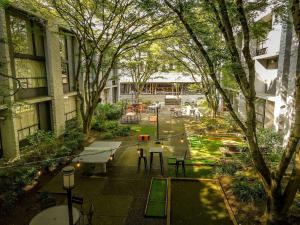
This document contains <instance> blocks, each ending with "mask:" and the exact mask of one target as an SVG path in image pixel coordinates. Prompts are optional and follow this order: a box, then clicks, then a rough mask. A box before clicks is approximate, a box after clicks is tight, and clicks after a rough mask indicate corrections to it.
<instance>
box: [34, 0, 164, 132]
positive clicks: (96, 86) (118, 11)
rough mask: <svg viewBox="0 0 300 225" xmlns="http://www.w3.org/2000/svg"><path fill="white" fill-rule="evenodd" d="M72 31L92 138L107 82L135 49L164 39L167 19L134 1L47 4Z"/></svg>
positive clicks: (82, 105)
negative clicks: (76, 47)
mask: <svg viewBox="0 0 300 225" xmlns="http://www.w3.org/2000/svg"><path fill="white" fill-rule="evenodd" d="M36 1H38V2H39V3H41V4H42V5H43V6H44V7H47V8H49V9H53V8H54V10H55V12H56V13H57V15H58V17H59V18H61V19H62V20H63V21H64V23H65V24H66V25H67V26H68V27H69V29H71V31H72V32H73V34H74V35H75V37H76V41H77V43H78V46H79V52H78V55H77V57H76V58H77V60H78V62H77V70H76V76H75V80H76V85H75V86H76V89H77V91H78V93H79V99H80V112H81V117H82V120H83V131H84V132H85V133H86V134H89V131H90V128H91V120H92V117H93V114H94V111H95V108H96V106H97V104H98V103H99V101H100V95H101V92H102V91H103V89H104V87H105V85H106V82H107V80H108V78H109V76H110V74H111V73H112V72H113V69H114V68H115V67H116V63H117V61H118V60H119V59H120V57H121V56H122V55H123V54H124V53H126V52H128V51H130V50H132V49H134V48H135V47H137V46H139V45H141V44H144V43H147V42H148V41H152V40H153V39H157V38H163V36H162V35H158V34H159V31H160V29H161V28H162V27H163V26H164V23H165V22H166V18H167V15H165V16H163V17H161V18H157V19H154V18H152V14H153V13H152V12H147V11H145V10H143V8H141V5H140V4H139V1H135V0H48V1H41V0H36Z"/></svg>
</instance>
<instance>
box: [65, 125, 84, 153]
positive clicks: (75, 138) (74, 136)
mask: <svg viewBox="0 0 300 225" xmlns="http://www.w3.org/2000/svg"><path fill="white" fill-rule="evenodd" d="M83 141H84V134H83V132H82V129H81V128H80V124H79V122H78V121H77V120H71V121H69V122H68V123H67V124H66V131H65V135H64V146H65V147H66V148H67V149H70V150H71V151H74V150H75V149H77V148H80V147H82V143H83Z"/></svg>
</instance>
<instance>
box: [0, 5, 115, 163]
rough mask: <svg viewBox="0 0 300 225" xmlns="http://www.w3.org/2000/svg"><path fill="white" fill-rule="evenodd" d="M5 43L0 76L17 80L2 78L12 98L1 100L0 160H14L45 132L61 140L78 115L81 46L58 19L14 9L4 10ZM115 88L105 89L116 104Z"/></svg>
mask: <svg viewBox="0 0 300 225" xmlns="http://www.w3.org/2000/svg"><path fill="white" fill-rule="evenodd" d="M0 40H1V41H0V49H1V51H0V63H1V67H0V72H1V73H2V74H4V75H7V76H11V77H12V78H7V77H4V76H0V84H1V85H0V88H1V89H2V90H4V89H6V90H7V91H6V92H7V93H8V94H7V95H9V96H6V97H3V98H1V99H0V156H1V157H5V158H6V159H12V158H15V157H18V156H19V155H20V152H21V151H22V147H23V146H24V145H26V137H27V136H28V135H31V134H34V133H35V132H37V131H38V130H40V129H42V130H46V131H52V132H53V133H54V134H55V135H56V136H60V135H62V134H63V133H64V130H65V125H66V123H67V122H68V121H70V120H72V119H74V118H76V117H77V116H78V104H77V92H76V89H75V85H74V84H75V68H76V61H77V60H75V58H76V55H77V51H78V47H77V44H76V41H75V37H74V36H73V35H72V33H71V32H69V31H68V30H67V29H65V28H63V27H61V26H59V25H58V24H57V23H56V22H55V21H54V20H53V21H52V20H49V19H48V20H45V19H44V18H43V17H42V16H40V15H37V14H33V13H31V12H28V11H25V10H23V9H20V8H15V7H8V8H5V9H4V8H0ZM112 85H113V82H112V81H109V82H108V87H107V88H106V89H105V90H104V93H103V95H106V96H107V97H106V99H107V101H106V102H113V101H116V99H117V98H116V97H115V98H113V97H111V95H112V93H113V92H117V91H115V88H116V86H115V85H113V87H111V86H112ZM16 90H17V91H16ZM14 92H15V93H14ZM105 92H106V94H105Z"/></svg>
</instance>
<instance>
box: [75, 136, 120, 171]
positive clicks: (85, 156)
mask: <svg viewBox="0 0 300 225" xmlns="http://www.w3.org/2000/svg"><path fill="white" fill-rule="evenodd" d="M121 144H122V142H120V141H94V142H93V143H92V144H90V145H89V146H88V147H85V148H84V150H83V151H82V152H81V153H80V154H79V155H78V156H77V157H76V158H74V159H73V162H81V163H83V164H86V163H87V164H95V169H94V172H95V173H106V171H107V168H106V164H107V162H108V161H109V160H110V158H111V157H113V156H114V154H115V152H116V151H117V149H118V148H119V147H120V145H121Z"/></svg>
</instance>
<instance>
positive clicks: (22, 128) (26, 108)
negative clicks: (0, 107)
mask: <svg viewBox="0 0 300 225" xmlns="http://www.w3.org/2000/svg"><path fill="white" fill-rule="evenodd" d="M16 113H17V121H16V122H17V124H16V126H17V129H18V138H19V141H21V140H24V139H26V137H27V136H28V135H31V134H34V133H35V132H37V130H38V129H39V119H38V112H37V106H36V105H22V106H18V107H17V109H16Z"/></svg>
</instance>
